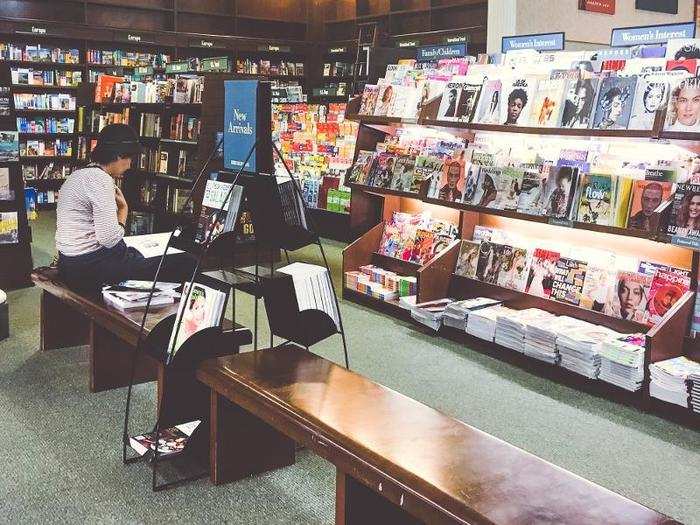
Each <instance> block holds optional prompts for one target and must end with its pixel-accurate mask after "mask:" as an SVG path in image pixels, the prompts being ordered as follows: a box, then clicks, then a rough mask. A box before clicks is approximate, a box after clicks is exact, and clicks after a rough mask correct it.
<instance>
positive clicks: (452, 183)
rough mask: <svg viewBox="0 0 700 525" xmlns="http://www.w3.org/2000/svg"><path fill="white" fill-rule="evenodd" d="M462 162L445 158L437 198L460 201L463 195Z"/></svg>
mask: <svg viewBox="0 0 700 525" xmlns="http://www.w3.org/2000/svg"><path fill="white" fill-rule="evenodd" d="M464 167H465V166H464V162H463V161H462V160H460V159H447V160H445V163H444V165H443V169H442V177H441V179H440V183H439V189H438V195H437V198H438V199H440V200H444V201H449V202H462V198H463V195H464Z"/></svg>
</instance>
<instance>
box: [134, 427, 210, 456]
mask: <svg viewBox="0 0 700 525" xmlns="http://www.w3.org/2000/svg"><path fill="white" fill-rule="evenodd" d="M200 423H201V421H199V420H197V421H190V422H189V423H183V424H181V425H176V426H174V427H170V428H166V429H162V430H161V431H160V432H159V433H158V457H161V456H163V457H172V456H176V455H178V454H180V453H181V452H184V450H185V447H187V441H188V440H189V439H190V436H192V434H193V433H194V431H195V430H196V429H197V427H198V426H199V424H200ZM129 444H130V445H131V448H133V449H134V451H135V452H136V453H137V454H138V455H139V456H144V455H145V454H147V453H148V452H155V450H156V433H155V432H149V433H147V434H142V435H140V436H134V437H131V438H129Z"/></svg>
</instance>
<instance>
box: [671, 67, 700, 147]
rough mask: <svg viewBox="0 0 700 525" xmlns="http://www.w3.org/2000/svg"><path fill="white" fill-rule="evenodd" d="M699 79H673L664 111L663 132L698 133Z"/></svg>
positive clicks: (699, 117) (699, 109)
mask: <svg viewBox="0 0 700 525" xmlns="http://www.w3.org/2000/svg"><path fill="white" fill-rule="evenodd" d="M698 101H700V77H697V76H693V77H690V78H685V79H674V80H673V85H672V87H671V91H670V93H669V101H668V108H667V110H666V122H665V123H664V130H665V131H675V132H678V131H680V132H693V133H697V132H698V131H700V104H699V103H698Z"/></svg>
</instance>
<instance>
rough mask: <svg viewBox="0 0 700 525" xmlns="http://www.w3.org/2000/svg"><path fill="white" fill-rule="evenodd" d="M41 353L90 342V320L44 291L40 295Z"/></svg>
mask: <svg viewBox="0 0 700 525" xmlns="http://www.w3.org/2000/svg"><path fill="white" fill-rule="evenodd" d="M39 325H40V330H41V332H40V339H41V343H40V348H41V350H42V351H45V350H55V349H57V348H69V347H72V346H83V345H86V344H88V343H89V340H90V319H88V318H87V317H85V316H84V315H83V314H81V313H80V312H77V311H76V310H74V309H73V308H71V307H70V306H68V305H67V304H66V303H64V302H63V301H61V300H59V299H56V297H54V296H53V295H51V294H50V293H48V292H46V291H42V293H41V320H40V322H39Z"/></svg>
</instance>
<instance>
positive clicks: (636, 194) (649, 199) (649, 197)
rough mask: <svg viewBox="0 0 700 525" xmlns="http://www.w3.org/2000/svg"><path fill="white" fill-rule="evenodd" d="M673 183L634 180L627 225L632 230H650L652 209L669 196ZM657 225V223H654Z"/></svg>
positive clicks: (652, 225) (651, 226)
mask: <svg viewBox="0 0 700 525" xmlns="http://www.w3.org/2000/svg"><path fill="white" fill-rule="evenodd" d="M672 185H673V183H671V182H666V181H655V180H635V181H634V185H633V187H632V203H631V205H630V211H629V218H628V219H627V227H628V228H630V229H632V230H644V231H651V230H652V228H653V227H654V226H655V225H654V224H653V223H652V215H653V214H654V210H656V208H658V207H659V206H660V205H661V203H662V202H665V201H667V200H668V199H669V198H670V197H671V188H672ZM656 226H658V225H656Z"/></svg>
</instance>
